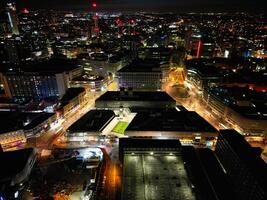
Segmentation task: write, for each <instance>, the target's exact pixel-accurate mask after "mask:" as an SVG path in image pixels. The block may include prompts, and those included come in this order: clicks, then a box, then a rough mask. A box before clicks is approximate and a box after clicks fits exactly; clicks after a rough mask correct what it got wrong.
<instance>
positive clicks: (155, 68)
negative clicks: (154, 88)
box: [118, 59, 161, 73]
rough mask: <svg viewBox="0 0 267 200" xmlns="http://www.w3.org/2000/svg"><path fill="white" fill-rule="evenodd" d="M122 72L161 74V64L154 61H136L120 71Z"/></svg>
mask: <svg viewBox="0 0 267 200" xmlns="http://www.w3.org/2000/svg"><path fill="white" fill-rule="evenodd" d="M118 72H119V73H120V72H161V68H160V62H159V61H157V60H154V59H146V60H140V59H138V60H134V61H133V62H132V63H130V64H129V65H126V66H125V67H123V68H122V69H120V70H119V71H118Z"/></svg>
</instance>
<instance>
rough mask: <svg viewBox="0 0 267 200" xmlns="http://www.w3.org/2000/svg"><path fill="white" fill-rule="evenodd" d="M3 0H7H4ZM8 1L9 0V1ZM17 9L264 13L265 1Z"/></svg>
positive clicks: (105, 1)
mask: <svg viewBox="0 0 267 200" xmlns="http://www.w3.org/2000/svg"><path fill="white" fill-rule="evenodd" d="M5 1H7V0H5ZM9 1H10V0H9ZM13 2H16V4H17V7H18V9H21V8H24V7H27V8H28V9H29V10H36V9H55V10H73V11H77V10H81V11H90V10H92V8H91V4H92V3H93V2H96V3H97V9H96V10H97V11H114V12H116V11H117V12H124V11H127V12H129V11H132V12H136V11H156V12H257V13H266V7H267V1H264V0H254V1H250V0H243V1H241V0H233V1H231V0H217V1H216V2H215V1H214V0H203V1H199V0H183V1H177V0H169V1H163V0H155V1H152V0H145V1H140V0H135V1H129V0H95V1H92V0H53V1H44V2H41V1H36V0H24V1H20V0H13Z"/></svg>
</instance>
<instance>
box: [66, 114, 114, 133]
mask: <svg viewBox="0 0 267 200" xmlns="http://www.w3.org/2000/svg"><path fill="white" fill-rule="evenodd" d="M114 117H115V113H114V112H113V111H111V110H90V111H89V112H88V113H86V114H85V115H84V116H83V117H82V118H80V119H79V120H78V121H76V122H75V123H74V124H73V125H71V126H70V127H69V129H68V133H70V134H72V133H78V132H92V131H95V132H100V131H102V130H103V129H104V128H105V126H106V125H107V124H108V123H109V122H110V121H111V120H112V119H113V118H114Z"/></svg>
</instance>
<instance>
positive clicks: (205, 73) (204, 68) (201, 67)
mask: <svg viewBox="0 0 267 200" xmlns="http://www.w3.org/2000/svg"><path fill="white" fill-rule="evenodd" d="M186 69H187V70H194V71H196V72H197V73H198V74H199V75H200V76H201V77H203V78H207V77H209V78H210V77H214V78H220V77H221V74H220V73H218V71H219V70H218V68H217V67H215V66H213V65H206V64H203V63H199V62H196V63H194V62H187V64H186Z"/></svg>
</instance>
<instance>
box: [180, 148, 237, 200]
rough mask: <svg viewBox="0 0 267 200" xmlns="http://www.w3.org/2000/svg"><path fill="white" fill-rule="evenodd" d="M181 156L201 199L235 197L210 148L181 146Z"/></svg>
mask: <svg viewBox="0 0 267 200" xmlns="http://www.w3.org/2000/svg"><path fill="white" fill-rule="evenodd" d="M182 156H183V160H184V162H185V163H186V164H185V165H186V166H187V170H188V171H189V172H190V174H191V179H192V181H193V184H194V186H195V187H196V190H197V193H198V194H199V195H200V197H201V199H205V200H231V199H235V196H234V194H233V191H232V189H231V185H230V184H229V182H228V180H227V178H226V176H225V174H224V173H223V170H222V168H221V167H220V164H219V162H218V161H217V159H216V157H215V155H214V153H213V152H212V151H211V150H210V149H198V150H196V149H195V148H194V147H192V146H183V147H182Z"/></svg>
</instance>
